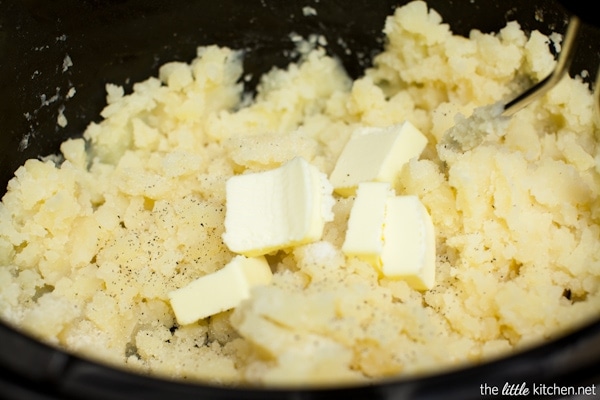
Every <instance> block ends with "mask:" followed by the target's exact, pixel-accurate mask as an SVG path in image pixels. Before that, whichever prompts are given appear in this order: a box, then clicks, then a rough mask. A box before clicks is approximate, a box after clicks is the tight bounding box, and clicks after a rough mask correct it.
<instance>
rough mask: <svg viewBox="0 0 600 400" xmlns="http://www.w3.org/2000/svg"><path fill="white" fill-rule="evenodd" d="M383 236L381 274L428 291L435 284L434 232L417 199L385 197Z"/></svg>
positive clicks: (428, 217) (415, 197)
mask: <svg viewBox="0 0 600 400" xmlns="http://www.w3.org/2000/svg"><path fill="white" fill-rule="evenodd" d="M383 237H384V246H383V251H382V252H381V264H382V266H381V271H382V273H383V275H385V276H387V277H391V278H401V279H403V280H405V281H407V282H408V284H409V285H411V286H412V287H413V288H414V289H417V290H428V289H431V288H432V287H433V285H434V284H435V257H436V256H435V232H434V228H433V222H432V221H431V217H430V215H429V213H428V212H427V209H426V208H425V206H423V204H422V203H421V202H420V201H419V198H418V197H417V196H396V197H391V198H388V200H387V202H386V217H385V225H384V227H383Z"/></svg>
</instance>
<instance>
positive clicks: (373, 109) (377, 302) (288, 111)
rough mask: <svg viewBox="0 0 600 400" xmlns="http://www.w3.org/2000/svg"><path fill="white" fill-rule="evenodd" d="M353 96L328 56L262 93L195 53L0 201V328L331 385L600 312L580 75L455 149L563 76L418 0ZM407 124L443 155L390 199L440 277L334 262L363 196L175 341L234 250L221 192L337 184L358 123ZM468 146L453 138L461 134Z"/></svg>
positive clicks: (523, 41) (406, 178)
mask: <svg viewBox="0 0 600 400" xmlns="http://www.w3.org/2000/svg"><path fill="white" fill-rule="evenodd" d="M384 32H385V34H386V37H387V44H386V47H385V50H384V51H383V52H382V53H381V54H379V55H378V56H376V57H375V59H374V64H373V67H372V68H369V69H367V70H366V71H365V73H364V75H363V76H362V77H361V78H359V79H357V80H355V81H352V80H351V79H350V78H349V77H348V76H347V74H346V73H345V71H344V70H343V68H342V66H341V65H340V64H339V62H338V61H336V60H335V59H333V58H330V57H328V56H327V55H326V54H325V52H324V51H323V50H322V49H319V48H316V49H313V50H312V51H310V52H308V53H306V54H305V55H304V56H303V57H302V59H301V60H300V61H299V62H298V63H293V64H291V65H289V67H287V68H286V69H273V70H272V71H271V72H269V73H268V74H266V75H265V76H264V77H263V78H262V80H261V83H260V86H259V87H258V94H257V95H256V97H255V98H253V99H251V100H250V101H249V100H248V99H247V96H245V94H244V93H243V88H242V86H241V84H240V83H239V82H240V77H241V76H242V75H243V70H242V63H241V60H242V57H243V54H242V53H240V52H236V51H234V50H231V49H228V48H222V47H216V46H208V47H202V48H199V49H198V54H197V57H196V58H195V59H194V60H192V61H191V62H190V63H189V64H186V63H181V62H172V63H168V64H166V65H164V66H162V68H161V69H160V74H159V76H158V77H152V78H149V79H147V80H146V81H143V82H140V83H137V84H136V85H135V86H134V88H133V92H132V93H129V94H125V93H124V91H123V89H122V88H121V87H118V86H114V85H108V86H107V106H106V108H105V109H104V111H103V112H102V117H103V120H102V121H101V122H99V123H92V124H91V125H89V127H88V128H87V130H86V131H85V133H84V138H81V139H73V140H68V141H66V142H64V143H63V144H62V146H61V153H62V154H61V155H60V156H59V157H51V158H46V159H42V160H37V159H32V160H28V161H27V162H26V163H25V164H24V165H23V166H22V167H20V168H19V169H18V170H17V171H16V173H15V177H14V178H13V179H12V180H11V181H10V183H9V186H8V190H7V192H6V194H5V196H4V197H3V201H2V203H0V315H1V317H2V319H3V320H4V321H6V322H8V323H10V324H12V325H14V326H17V327H19V328H20V329H22V330H24V331H25V332H27V333H29V334H32V335H34V336H35V337H37V338H39V339H40V340H42V341H44V342H48V343H51V344H53V345H56V346H59V347H61V348H64V349H67V350H68V351H71V352H75V353H78V354H82V355H85V356H86V357H91V358H94V359H97V360H100V361H102V362H106V363H109V364H111V365H116V366H120V367H127V368H132V369H134V370H137V371H142V372H147V373H150V374H154V375H157V376H165V377H171V378H176V379H188V380H202V381H210V382H214V383H223V384H239V383H253V384H259V385H277V384H285V385H288V384H301V385H306V384H320V383H329V384H339V383H348V382H353V383H356V382H364V381H373V380H377V379H381V378H386V377H393V376H398V375H411V374H419V373H429V372H437V371H440V370H443V369H446V368H451V367H454V366H461V365H467V364H470V363H478V362H482V361H485V360H489V359H491V358H493V357H496V356H499V355H504V354H508V353H509V352H511V351H516V350H518V349H521V348H523V347H525V346H528V345H531V344H535V343H539V342H541V341H546V340H549V339H551V338H553V337H556V336H557V335H561V334H563V333H564V332H567V331H569V330H571V329H574V328H576V327H577V326H578V325H580V324H582V323H584V322H585V321H586V320H588V319H589V318H591V317H593V316H597V315H598V312H599V310H600V290H599V284H600V225H599V222H600V200H599V190H600V150H599V146H598V131H599V130H598V126H597V125H595V122H594V118H593V115H592V110H593V100H592V96H591V94H590V91H589V88H588V86H587V85H586V84H584V83H583V82H582V81H581V79H578V78H577V79H572V78H566V79H564V80H562V81H561V82H560V84H559V85H558V86H557V87H555V88H554V89H553V90H551V91H550V92H549V93H548V94H547V95H546V96H544V97H543V98H542V99H540V100H538V101H536V102H535V103H533V104H531V105H530V106H529V107H527V108H526V109H524V110H522V111H520V112H519V113H517V114H516V115H515V116H514V117H512V118H511V119H510V121H508V122H507V124H506V126H505V127H504V128H503V129H502V130H501V132H490V133H489V134H487V135H484V136H483V137H481V138H480V140H478V142H477V144H476V145H474V146H468V147H467V148H464V149H461V150H460V151H458V150H457V149H456V148H452V146H447V143H446V141H445V138H446V136H445V133H446V132H447V131H448V130H449V129H450V128H452V127H453V126H454V125H455V121H461V120H462V119H461V117H457V119H456V120H455V116H456V115H457V114H460V115H465V116H469V115H471V114H472V113H473V110H475V109H476V108H478V107H481V106H484V105H489V104H494V103H497V102H498V101H501V100H509V99H510V98H512V97H513V96H514V95H515V94H516V93H517V92H518V91H519V90H521V89H522V87H520V86H519V84H518V82H523V81H525V80H526V79H524V78H526V77H527V78H530V79H532V80H538V79H541V78H543V77H544V76H545V75H546V74H548V73H549V72H550V71H551V70H552V68H553V67H554V59H553V57H552V55H551V53H550V52H549V50H548V45H549V42H550V39H549V38H548V37H546V36H544V35H542V34H540V33H538V32H533V33H532V34H531V35H530V36H526V34H525V33H524V32H523V31H522V30H521V29H520V27H519V25H518V24H517V23H516V22H510V23H508V24H507V25H506V27H505V28H504V29H502V30H501V31H500V32H498V33H497V34H484V33H481V32H478V31H472V32H471V34H470V37H469V38H465V37H461V36H457V35H453V34H452V32H451V30H450V27H449V26H448V25H446V24H444V23H442V21H441V18H440V16H439V15H438V14H437V13H436V12H435V11H432V10H428V9H427V6H426V4H425V3H423V2H418V1H417V2H413V3H410V4H408V5H406V6H404V7H402V8H399V9H397V10H396V11H395V13H394V14H393V15H392V16H390V17H389V18H388V19H387V20H386V21H385V27H384ZM405 120H408V121H410V122H412V123H413V124H414V125H415V126H416V127H418V128H419V129H420V130H421V131H422V132H423V133H425V134H426V136H427V137H428V140H429V144H428V146H427V148H426V150H425V152H424V153H423V155H422V156H421V157H420V158H419V159H413V160H412V161H411V162H410V163H409V164H407V165H406V166H405V167H404V168H403V170H402V173H401V176H400V179H398V180H397V182H395V184H394V187H395V190H396V193H398V194H414V195H417V196H419V198H420V199H421V201H422V202H423V204H424V205H425V206H426V208H427V210H428V211H429V213H430V215H431V217H432V220H433V222H434V225H435V230H436V237H437V244H436V247H437V263H436V275H437V279H436V285H435V287H434V288H433V289H432V290H429V291H423V292H420V291H415V290H413V289H411V288H410V287H409V286H408V285H407V284H406V283H405V282H404V281H402V280H393V279H388V278H384V277H380V276H379V275H378V274H377V272H376V271H375V270H374V269H373V268H372V267H371V266H370V265H369V264H367V263H365V262H362V261H360V260H358V259H355V258H349V257H345V256H344V254H343V253H342V252H341V245H342V243H343V240H344V235H345V231H346V226H347V221H348V215H349V212H350V209H351V207H352V203H353V200H354V199H353V197H347V198H344V197H336V203H335V206H334V209H333V210H334V213H335V219H334V220H333V221H332V222H329V223H327V225H326V226H325V232H324V234H323V237H322V239H321V240H319V241H316V242H312V243H309V244H305V245H302V246H298V247H296V248H294V249H292V250H290V251H286V252H284V251H280V252H278V253H276V254H272V255H270V256H269V257H268V259H269V262H270V264H271V266H272V269H273V271H274V277H273V282H272V284H271V285H269V286H261V287H258V288H256V290H255V291H254V292H253V294H252V297H251V298H250V299H249V300H248V301H245V302H244V303H243V304H242V305H241V306H240V307H237V308H236V309H234V310H232V311H227V312H223V313H220V314H217V315H214V316H212V317H209V318H207V319H204V320H201V321H199V322H198V323H195V324H190V325H185V326H178V325H177V324H176V321H175V317H174V314H173V312H172V309H171V306H170V304H169V300H168V296H167V294H168V293H169V292H170V291H172V290H174V289H177V288H179V287H182V286H185V285H186V284H188V283H189V282H191V281H193V280H194V279H196V278H198V277H201V276H203V275H206V274H208V273H211V272H214V271H217V270H219V269H220V268H222V267H223V266H224V265H225V264H227V263H228V262H229V261H230V260H231V258H232V257H233V256H234V254H233V253H231V252H230V251H229V250H228V248H227V247H226V246H225V245H224V244H223V241H222V237H221V235H222V234H223V230H224V226H223V221H224V217H225V182H226V181H227V179H228V178H229V177H231V176H233V175H235V174H240V173H244V172H251V171H263V170H268V169H271V168H275V167H278V166H280V165H281V164H282V163H284V162H286V161H288V160H290V159H292V158H293V157H295V156H302V157H304V158H305V159H306V160H308V161H310V162H311V164H313V165H315V166H316V167H318V168H319V170H320V171H322V172H324V173H326V174H329V173H331V171H332V169H333V167H334V165H335V162H336V159H337V157H338V156H339V154H340V153H341V150H342V148H343V146H344V144H345V143H346V141H347V140H348V138H349V136H350V134H351V133H352V132H353V131H354V130H355V129H357V128H358V127H361V126H376V127H385V126H388V125H391V124H396V123H401V122H403V121H405ZM454 139H456V138H454Z"/></svg>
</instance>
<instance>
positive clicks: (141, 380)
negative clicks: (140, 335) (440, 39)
mask: <svg viewBox="0 0 600 400" xmlns="http://www.w3.org/2000/svg"><path fill="white" fill-rule="evenodd" d="M402 3H404V2H402V1H391V0H382V1H376V2H375V1H351V2H349V1H341V0H327V1H325V0H302V1H298V0H293V1H268V0H262V1H239V0H238V1H236V0H221V1H193V0H177V1H169V2H165V1H161V0H60V1H48V0H22V1H18V0H9V1H6V0H0V93H1V94H2V95H1V96H0V149H2V150H0V187H1V188H2V192H1V193H0V194H3V193H4V192H5V188H6V184H7V182H8V180H9V179H10V178H11V177H12V176H13V172H14V171H15V170H16V169H17V168H18V166H19V165H21V164H22V163H23V162H25V160H26V159H28V158H36V157H40V156H44V155H48V154H52V153H56V152H57V151H58V149H59V145H60V143H61V142H62V141H64V140H65V139H66V138H70V137H75V136H80V135H81V133H82V132H83V130H84V129H85V127H86V125H87V124H88V123H89V122H90V121H97V120H98V119H99V112H100V111H101V109H102V107H103V105H104V102H105V91H104V85H105V84H106V83H109V82H110V83H115V84H119V85H123V86H124V87H125V88H126V90H129V89H130V88H131V86H132V84H133V83H135V82H136V81H140V80H143V79H146V78H147V77H149V76H151V75H154V74H156V73H157V71H158V67H159V66H160V65H161V64H163V63H165V62H168V61H173V60H181V61H189V60H191V59H192V58H193V56H194V55H195V50H196V47H197V46H199V45H208V44H218V45H224V46H230V47H232V48H236V49H247V50H248V52H247V55H246V57H245V68H246V72H247V73H250V74H252V77H253V79H252V80H250V81H249V82H247V83H246V88H247V89H248V90H249V91H252V89H253V87H254V86H255V85H256V82H257V79H258V77H259V76H260V75H261V74H262V73H264V72H266V71H268V70H269V69H270V68H271V67H272V66H274V65H275V66H284V65H286V64H288V63H289V62H290V58H289V57H288V56H287V51H288V50H291V49H293V43H292V42H291V40H290V39H289V34H290V33H291V32H295V33H298V34H301V35H303V36H308V35H309V34H312V33H318V34H322V35H324V36H325V37H326V38H327V41H328V43H329V45H328V46H327V51H328V52H329V53H330V54H332V55H335V56H337V57H338V58H339V59H340V60H341V61H342V62H343V64H344V65H345V67H346V69H347V70H348V72H349V73H350V75H351V76H352V77H358V76H359V75H360V74H361V72H362V71H363V70H364V68H365V67H367V66H368V65H369V63H370V60H371V57H372V56H373V55H374V54H375V53H376V52H378V51H379V50H380V49H381V48H382V46H383V42H382V33H381V30H382V28H383V24H384V20H385V17H386V16H387V15H389V14H390V13H391V12H392V11H393V9H394V7H395V6H398V5H401V4H402ZM428 3H429V5H430V6H431V7H433V8H434V9H436V11H438V12H439V13H440V14H441V15H442V17H443V19H444V20H445V22H448V23H449V24H450V26H451V28H452V30H453V31H454V32H455V33H458V34H463V35H466V34H468V32H469V30H470V29H473V28H477V29H480V30H482V31H485V32H491V31H497V30H498V29H500V28H502V27H503V26H504V25H505V23H506V21H507V20H514V19H517V20H518V21H519V22H520V23H521V25H522V26H523V27H524V28H525V29H526V30H533V29H538V30H540V31H542V32H544V33H550V32H552V31H558V32H563V31H564V29H565V26H566V22H567V14H566V13H565V12H564V11H563V9H561V8H560V7H559V6H558V5H557V3H555V2H550V1H542V0H540V1H527V2H523V1H520V0H511V1H491V0H485V1H484V0H473V1H453V2H452V1H451V2H448V1H442V0H438V1H435V0H431V1H429V2H428ZM305 6H310V7H312V8H314V9H315V10H316V11H317V15H316V16H305V15H304V14H303V12H302V8H303V7H305ZM581 36H582V40H581V42H580V43H579V47H578V52H577V54H576V58H575V60H574V63H573V65H572V69H571V70H572V71H573V72H575V73H578V72H580V71H581V70H583V69H585V70H587V71H588V72H589V76H588V78H586V79H587V80H589V81H590V82H593V79H594V78H595V73H596V70H597V68H598V63H599V59H600V48H599V46H598V45H597V43H598V40H599V39H600V35H599V34H598V32H597V31H595V30H594V29H592V28H590V27H584V31H583V34H582V35H581ZM339 38H341V39H343V42H345V43H346V44H347V47H348V48H349V49H351V50H352V51H351V52H349V53H348V52H346V48H343V47H341V46H340V44H339V43H340V41H339V40H338V39H339ZM69 60H70V61H72V65H70V63H69V62H68V61H69ZM71 88H74V90H75V95H74V96H71V94H72V92H71V94H69V91H70V90H71ZM63 111H64V115H65V116H66V118H67V120H68V125H67V126H66V127H64V128H61V127H59V126H58V125H57V123H56V121H57V115H58V114H59V112H63ZM0 346H1V347H0V397H1V396H3V395H4V396H6V397H9V398H19V399H22V398H30V397H28V396H34V393H35V396H38V397H31V398H40V399H51V398H52V399H54V398H66V397H68V398H75V399H79V398H86V399H113V398H114V399H133V398H143V399H158V398H166V397H165V396H166V395H168V396H175V395H177V396H180V397H179V398H181V399H187V398H195V399H198V398H203V396H206V397H207V398H307V399H308V398H310V399H313V398H314V399H317V398H324V397H329V396H331V395H333V394H340V395H344V396H350V397H369V398H373V399H377V398H391V397H395V398H407V399H408V398H410V399H412V398H428V399H438V398H439V399H461V400H464V399H469V398H479V397H480V385H481V384H484V383H488V384H490V385H500V386H501V385H503V384H504V383H505V382H514V383H520V382H523V381H530V382H531V381H535V382H540V383H541V382H560V383H561V384H563V385H565V384H575V383H583V382H588V381H589V380H590V379H592V380H593V379H594V378H596V379H598V376H594V372H593V371H594V368H595V369H596V370H597V369H598V366H599V365H600V323H592V324H591V325H590V326H588V327H586V328H584V329H582V330H580V331H578V332H576V333H574V334H573V335H570V336H567V337H565V338H563V339H561V340H558V341H556V342H553V343H550V344H547V345H544V346H542V347H539V348H536V349H532V350H530V351H527V352H524V353H521V354H517V355H514V356H511V357H509V358H506V359H503V360H499V361H497V362H494V363H490V364H486V365H484V366H481V367H476V368H469V369H465V370H460V371H456V372H453V373H449V374H444V375H439V376H432V377H423V378H417V379H410V380H400V381H394V382H389V383H382V384H378V385H374V386H368V387H360V388H346V389H335V393H332V392H331V391H328V390H320V391H319V390H310V391H291V390H290V391H275V390H270V391H244V392H239V391H232V390H230V389H223V388H216V387H208V386H198V385H184V384H180V383H173V382H167V381H163V380H159V379H151V378H146V377H141V376H137V375H133V374H129V373H124V372H121V371H117V370H114V369H110V368H106V367H104V366H101V365H97V364H94V363H91V362H88V361H86V360H82V359H79V358H77V357H75V356H71V355H68V354H65V353H63V352H60V351H55V350H54V349H51V348H49V347H47V346H45V345H42V344H40V343H37V342H35V341H32V340H31V339H29V338H27V337H25V336H23V335H20V334H18V333H17V332H16V331H14V330H12V329H11V328H8V327H7V326H5V325H2V324H0ZM596 383H597V382H596ZM169 398H170V397H169Z"/></svg>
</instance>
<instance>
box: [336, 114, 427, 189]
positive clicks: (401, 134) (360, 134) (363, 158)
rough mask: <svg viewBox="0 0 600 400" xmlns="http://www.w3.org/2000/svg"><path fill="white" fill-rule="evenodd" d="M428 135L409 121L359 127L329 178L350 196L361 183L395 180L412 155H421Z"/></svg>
mask: <svg viewBox="0 0 600 400" xmlns="http://www.w3.org/2000/svg"><path fill="white" fill-rule="evenodd" d="M426 145H427V138H426V137H425V135H423V134H422V133H421V131H419V130H418V129H417V128H416V127H415V126H414V125H413V124H411V123H410V122H408V121H406V122H404V123H402V124H398V125H392V126H389V127H386V128H375V127H364V128H360V129H358V130H356V131H355V132H354V133H353V134H352V136H351V137H350V140H349V141H348V143H346V146H345V147H344V149H343V150H342V153H341V154H340V156H339V158H338V160H337V162H336V165H335V167H334V169H333V171H332V172H331V175H330V176H329V180H330V182H331V184H332V185H333V187H334V190H335V191H336V193H338V194H340V195H342V196H350V195H352V194H354V193H355V190H356V187H357V186H358V184H359V183H361V182H368V181H380V182H390V183H392V184H393V183H394V180H395V179H396V177H397V176H398V174H399V173H400V171H401V170H402V167H403V166H404V164H406V163H407V162H408V161H409V160H410V159H411V158H415V157H419V156H420V155H421V153H422V152H423V150H424V149H425V146H426Z"/></svg>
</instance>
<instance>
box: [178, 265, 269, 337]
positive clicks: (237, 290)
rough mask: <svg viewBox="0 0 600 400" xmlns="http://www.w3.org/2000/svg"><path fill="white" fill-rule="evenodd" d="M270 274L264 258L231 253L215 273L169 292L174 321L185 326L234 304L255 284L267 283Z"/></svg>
mask: <svg viewBox="0 0 600 400" xmlns="http://www.w3.org/2000/svg"><path fill="white" fill-rule="evenodd" d="M272 278H273V274H272V272H271V268H270V267H269V264H268V263H267V260H266V259H265V258H264V257H255V258H246V257H244V256H235V257H234V258H233V259H232V260H231V261H230V262H229V263H228V264H227V265H225V266H224V267H223V268H222V269H220V270H219V271H217V272H214V273H212V274H209V275H205V276H203V277H200V278H198V279H196V280H195V281H193V282H191V283H190V284H188V285H187V286H184V287H182V288H180V289H177V290H174V291H172V292H170V293H169V299H170V301H171V307H172V308H173V311H174V312H175V317H176V318H177V323H179V324H180V325H187V324H191V323H193V322H196V321H198V320H200V319H203V318H206V317H209V316H211V315H214V314H217V313H220V312H222V311H226V310H229V309H232V308H235V307H237V306H238V305H239V304H240V303H241V302H242V301H243V300H245V299H247V298H249V297H250V290H251V289H252V287H254V286H257V285H268V284H269V283H271V280H272Z"/></svg>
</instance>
